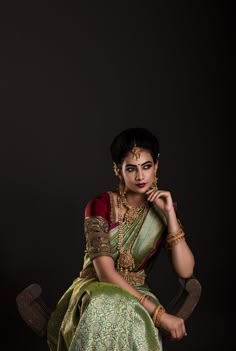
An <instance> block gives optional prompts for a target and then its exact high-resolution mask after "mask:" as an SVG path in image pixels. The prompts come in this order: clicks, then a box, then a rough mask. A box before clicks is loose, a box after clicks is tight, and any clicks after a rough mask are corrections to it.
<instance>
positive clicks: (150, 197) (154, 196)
mask: <svg viewBox="0 0 236 351" xmlns="http://www.w3.org/2000/svg"><path fill="white" fill-rule="evenodd" d="M157 196H158V193H157V192H155V193H154V194H150V195H149V197H148V200H149V201H151V202H152V201H153V200H155V198H156V197H157Z"/></svg>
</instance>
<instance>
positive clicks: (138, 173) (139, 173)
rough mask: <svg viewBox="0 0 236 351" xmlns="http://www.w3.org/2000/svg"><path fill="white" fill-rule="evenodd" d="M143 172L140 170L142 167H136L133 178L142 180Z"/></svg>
mask: <svg viewBox="0 0 236 351" xmlns="http://www.w3.org/2000/svg"><path fill="white" fill-rule="evenodd" d="M143 178H144V177H143V172H142V168H141V167H140V168H138V169H137V171H136V175H135V180H137V181H140V180H143Z"/></svg>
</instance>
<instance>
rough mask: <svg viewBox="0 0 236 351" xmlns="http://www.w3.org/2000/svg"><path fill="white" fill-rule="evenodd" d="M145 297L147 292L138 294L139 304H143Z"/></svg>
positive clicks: (146, 297)
mask: <svg viewBox="0 0 236 351" xmlns="http://www.w3.org/2000/svg"><path fill="white" fill-rule="evenodd" d="M146 299H148V295H147V294H143V295H141V296H140V298H139V302H140V303H141V305H143V304H144V301H145V300H146Z"/></svg>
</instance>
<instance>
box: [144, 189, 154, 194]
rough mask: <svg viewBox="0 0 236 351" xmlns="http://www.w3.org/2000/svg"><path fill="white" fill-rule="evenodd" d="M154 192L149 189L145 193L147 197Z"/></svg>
mask: <svg viewBox="0 0 236 351" xmlns="http://www.w3.org/2000/svg"><path fill="white" fill-rule="evenodd" d="M154 191H156V189H149V190H147V191H146V194H147V195H148V194H151V193H153V192H154Z"/></svg>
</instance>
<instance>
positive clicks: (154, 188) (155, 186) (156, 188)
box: [150, 176, 158, 190]
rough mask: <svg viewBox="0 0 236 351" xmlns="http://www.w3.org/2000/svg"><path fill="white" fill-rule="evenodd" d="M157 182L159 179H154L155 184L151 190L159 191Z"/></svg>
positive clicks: (153, 183)
mask: <svg viewBox="0 0 236 351" xmlns="http://www.w3.org/2000/svg"><path fill="white" fill-rule="evenodd" d="M157 181H158V178H157V177H156V176H155V177H154V180H153V182H152V185H151V186H150V189H151V190H158V187H157Z"/></svg>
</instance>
